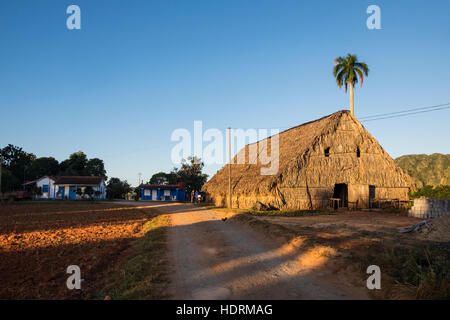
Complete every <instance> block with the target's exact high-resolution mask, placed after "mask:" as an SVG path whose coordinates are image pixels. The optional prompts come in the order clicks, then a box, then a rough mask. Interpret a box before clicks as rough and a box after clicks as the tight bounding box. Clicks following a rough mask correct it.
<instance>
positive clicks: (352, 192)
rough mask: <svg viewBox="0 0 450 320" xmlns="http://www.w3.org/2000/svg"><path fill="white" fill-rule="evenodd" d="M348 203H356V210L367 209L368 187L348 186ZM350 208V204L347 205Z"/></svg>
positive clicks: (361, 185) (360, 185) (363, 185)
mask: <svg viewBox="0 0 450 320" xmlns="http://www.w3.org/2000/svg"><path fill="white" fill-rule="evenodd" d="M348 201H349V202H353V203H355V204H356V203H357V206H358V208H368V207H369V185H368V184H350V185H349V186H348ZM349 206H351V204H349Z"/></svg>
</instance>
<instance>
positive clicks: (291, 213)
mask: <svg viewBox="0 0 450 320" xmlns="http://www.w3.org/2000/svg"><path fill="white" fill-rule="evenodd" d="M198 206H200V207H202V208H205V209H210V210H215V211H221V212H233V213H248V214H251V215H253V216H277V217H305V216H317V215H333V214H337V213H336V212H333V211H327V210H277V209H273V210H272V209H271V210H252V209H236V208H232V209H230V208H224V207H216V206H214V205H211V204H198Z"/></svg>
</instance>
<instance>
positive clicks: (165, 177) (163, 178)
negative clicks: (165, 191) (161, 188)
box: [148, 172, 178, 184]
mask: <svg viewBox="0 0 450 320" xmlns="http://www.w3.org/2000/svg"><path fill="white" fill-rule="evenodd" d="M177 182H178V176H177V174H176V173H174V172H170V173H165V172H158V173H155V174H154V175H153V176H152V177H151V178H150V181H149V182H148V183H149V184H176V183H177Z"/></svg>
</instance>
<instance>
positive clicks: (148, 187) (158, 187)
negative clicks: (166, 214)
mask: <svg viewBox="0 0 450 320" xmlns="http://www.w3.org/2000/svg"><path fill="white" fill-rule="evenodd" d="M139 187H140V188H141V200H154V201H184V200H185V198H186V190H185V188H184V183H182V182H180V183H178V184H141V185H140V186H139Z"/></svg>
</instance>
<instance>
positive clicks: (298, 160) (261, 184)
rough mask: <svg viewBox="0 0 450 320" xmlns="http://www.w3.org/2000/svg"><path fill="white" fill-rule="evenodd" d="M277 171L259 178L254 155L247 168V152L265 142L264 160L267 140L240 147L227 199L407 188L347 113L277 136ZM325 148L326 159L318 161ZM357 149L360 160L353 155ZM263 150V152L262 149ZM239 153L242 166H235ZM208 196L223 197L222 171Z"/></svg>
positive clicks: (408, 181) (209, 184) (206, 188)
mask: <svg viewBox="0 0 450 320" xmlns="http://www.w3.org/2000/svg"><path fill="white" fill-rule="evenodd" d="M277 136H278V139H279V170H278V172H277V173H276V174H274V175H262V174H261V168H262V167H267V165H261V163H260V161H259V160H260V159H259V154H258V161H257V164H248V163H249V161H248V150H249V147H250V148H252V147H255V145H258V144H261V142H263V141H266V144H267V149H268V150H269V154H270V146H271V140H272V137H269V138H267V139H264V140H261V141H259V142H257V143H255V144H249V145H247V146H245V148H243V149H242V150H240V151H239V152H238V154H237V155H236V156H235V157H234V158H233V161H232V163H233V164H232V188H233V193H241V194H265V193H268V192H275V191H276V190H275V189H280V188H296V187H302V186H305V185H308V186H309V187H326V186H330V185H334V184H335V183H355V184H356V183H361V184H373V185H376V186H385V187H411V186H412V180H411V178H410V177H409V176H408V175H407V174H405V173H404V172H403V171H402V170H401V169H400V168H399V167H398V166H397V165H396V164H395V162H394V161H393V160H392V158H391V157H390V156H389V155H388V154H387V153H386V152H385V151H384V150H383V148H382V147H381V146H380V145H379V143H378V142H377V141H376V140H375V139H374V138H373V137H372V136H371V135H370V133H369V132H368V131H367V130H366V129H365V128H364V127H363V125H362V124H361V123H360V122H359V121H358V120H357V119H356V118H355V117H354V116H352V115H351V114H350V112H349V111H347V110H342V111H338V112H336V113H333V114H331V115H328V116H326V117H323V118H320V119H318V120H315V121H311V122H308V123H305V124H302V125H299V126H296V127H293V128H291V129H288V130H286V131H283V132H281V133H280V134H278V135H277ZM326 148H330V155H329V157H325V156H324V151H325V149H326ZM357 148H359V152H360V157H357V155H356V152H357ZM262 150H265V149H262ZM243 152H244V153H245V159H246V162H245V163H246V164H236V162H237V157H238V156H239V155H242V153H243ZM203 190H204V191H205V192H207V193H209V194H226V193H227V192H228V165H225V166H224V167H223V168H222V169H221V170H220V171H219V172H217V174H216V175H214V177H212V178H211V179H210V180H209V181H208V182H207V183H206V184H205V185H204V187H203Z"/></svg>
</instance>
